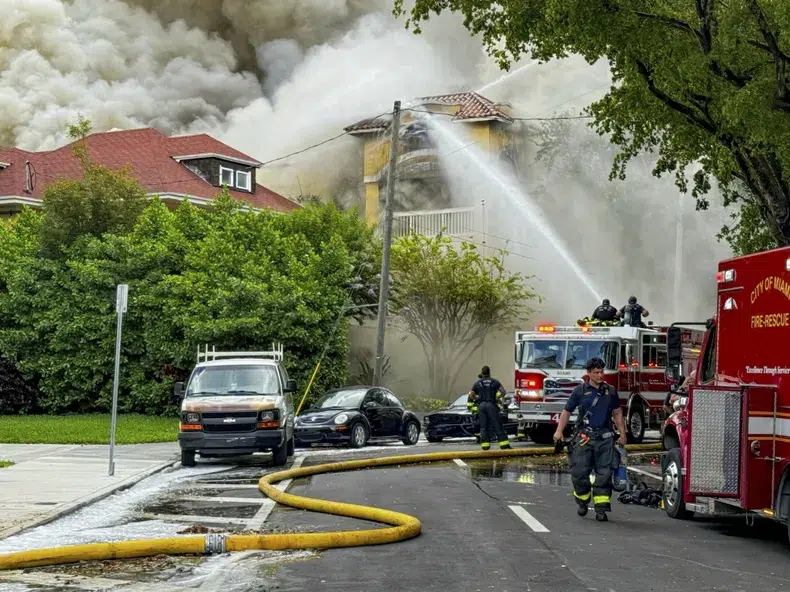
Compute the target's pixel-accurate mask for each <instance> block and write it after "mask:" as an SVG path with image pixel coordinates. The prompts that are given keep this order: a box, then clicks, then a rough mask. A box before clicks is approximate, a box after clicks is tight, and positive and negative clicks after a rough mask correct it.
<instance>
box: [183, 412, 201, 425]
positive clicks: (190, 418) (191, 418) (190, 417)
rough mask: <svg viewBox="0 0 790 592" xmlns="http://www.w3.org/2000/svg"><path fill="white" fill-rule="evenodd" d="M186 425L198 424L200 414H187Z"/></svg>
mask: <svg viewBox="0 0 790 592" xmlns="http://www.w3.org/2000/svg"><path fill="white" fill-rule="evenodd" d="M185 419H186V420H187V423H200V413H187V415H186V418H185Z"/></svg>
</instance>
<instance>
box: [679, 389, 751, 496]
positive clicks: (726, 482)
mask: <svg viewBox="0 0 790 592" xmlns="http://www.w3.org/2000/svg"><path fill="white" fill-rule="evenodd" d="M742 403H743V396H742V394H741V389H740V387H737V386H733V387H721V386H716V387H714V386H708V385H697V386H692V387H691V389H690V393H689V404H688V407H687V409H688V411H689V426H688V427H689V430H690V433H691V438H690V440H689V450H688V458H687V459H685V461H686V462H685V466H686V467H687V471H686V479H685V480H684V486H685V488H686V492H685V493H686V494H690V495H715V496H719V497H739V496H740V485H741V479H740V474H741V448H742V446H741V443H742V441H743V438H742V430H743V425H742V424H743V422H742V417H743V413H742V408H743V405H742Z"/></svg>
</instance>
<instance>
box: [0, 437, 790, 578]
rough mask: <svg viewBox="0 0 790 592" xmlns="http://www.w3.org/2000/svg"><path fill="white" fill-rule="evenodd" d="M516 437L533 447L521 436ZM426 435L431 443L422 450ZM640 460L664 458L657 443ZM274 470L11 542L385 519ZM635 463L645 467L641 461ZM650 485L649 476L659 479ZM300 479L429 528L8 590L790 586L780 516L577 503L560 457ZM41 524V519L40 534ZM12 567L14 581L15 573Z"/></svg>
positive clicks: (149, 492)
mask: <svg viewBox="0 0 790 592" xmlns="http://www.w3.org/2000/svg"><path fill="white" fill-rule="evenodd" d="M517 446H519V447H520V446H523V444H518V445H517ZM415 448H419V449H418V450H416V449H415ZM475 449H477V447H476V446H475V445H474V443H473V442H448V443H446V444H444V443H443V444H434V445H430V446H425V445H423V446H418V447H405V446H400V445H389V446H382V447H375V449H374V448H373V447H371V448H368V449H363V450H362V451H348V450H345V451H344V450H342V449H341V450H339V451H338V450H331V449H330V450H320V449H319V450H310V451H307V452H305V451H301V450H300V451H297V457H296V458H295V462H297V463H298V464H301V463H303V464H304V465H305V466H307V465H311V464H318V463H321V462H325V461H336V460H346V459H347V458H348V459H351V458H360V457H366V456H382V455H392V454H407V453H415V452H430V451H440V450H441V451H445V450H475ZM628 462H629V465H630V466H631V467H632V468H634V469H638V470H641V471H643V472H645V473H657V472H658V471H659V470H660V469H659V468H658V467H660V464H659V463H660V460H659V457H658V455H656V454H652V453H648V454H645V453H642V454H636V453H632V454H630V455H629V458H628ZM272 470H274V468H273V467H271V466H270V463H269V460H268V458H267V457H266V456H265V455H263V456H258V457H255V458H253V459H246V460H243V461H241V462H240V463H238V464H229V463H228V462H227V461H226V460H223V461H222V462H219V461H218V460H217V459H212V460H211V461H209V462H204V463H200V464H199V466H198V467H196V468H193V469H179V470H175V471H172V472H170V473H163V474H160V475H156V476H154V477H152V478H150V479H148V480H147V481H146V482H143V483H141V484H140V485H139V486H137V487H135V488H133V489H131V490H129V491H126V492H123V493H120V494H116V495H114V496H112V497H111V498H108V499H107V500H104V501H103V502H99V503H98V504H95V505H94V506H91V507H89V508H86V509H84V510H82V511H81V512H79V513H77V514H74V515H72V516H69V517H66V518H63V519H61V520H59V521H57V522H55V523H53V524H51V525H48V526H44V527H41V528H40V529H34V530H32V531H30V532H28V533H23V534H22V535H19V536H17V537H12V538H11V539H8V540H7V541H0V552H8V551H12V550H17V549H18V548H33V547H44V546H52V545H55V544H73V543H81V542H93V541H97V540H124V539H134V538H151V537H169V536H177V535H179V534H190V533H191V534H204V533H206V532H250V531H253V530H254V531H258V532H317V531H330V530H359V529H366V528H376V527H379V526H380V525H377V524H374V523H368V522H364V521H360V520H355V519H350V518H343V517H337V516H330V515H325V514H316V513H311V512H305V511H302V510H296V509H292V508H287V507H284V506H281V505H276V506H275V505H274V504H273V503H272V502H271V501H270V500H266V499H265V498H264V497H263V496H262V494H261V493H260V492H259V491H258V490H257V482H258V479H259V478H260V476H261V475H262V474H263V473H265V472H268V471H272ZM637 476H638V473H637ZM656 485H657V484H656V483H651V486H656ZM288 490H289V491H290V492H293V493H296V494H302V495H308V496H313V497H320V498H323V499H329V500H337V501H344V502H350V503H361V504H365V505H373V506H377V507H382V508H388V509H392V510H396V511H401V512H406V513H409V514H412V515H414V516H417V517H418V518H419V519H420V520H421V521H422V524H423V531H422V534H421V535H420V536H419V537H418V538H416V539H414V540H411V541H406V542H403V543H398V544H394V545H384V546H378V547H362V548H357V549H337V550H328V551H324V552H321V553H313V552H289V553H286V552H250V553H239V554H230V555H222V556H218V557H154V558H148V559H144V560H134V561H115V562H101V563H85V564H80V565H76V566H61V567H51V568H39V569H35V570H27V571H26V572H24V573H15V574H8V573H5V574H3V573H0V578H2V579H0V590H1V591H2V592H6V591H8V592H17V590H18V591H19V592H22V591H23V590H24V591H26V592H27V591H30V590H43V591H46V592H52V591H56V590H57V591H59V590H64V591H65V590H72V591H73V590H111V589H114V590H123V591H124V592H138V591H139V592H142V591H143V590H157V591H160V590H162V591H172V592H182V591H183V592H186V591H187V590H203V591H206V590H217V591H219V590H221V591H222V592H247V591H250V592H252V591H253V590H255V591H262V590H273V589H277V590H281V591H289V590H294V591H295V590H306V589H312V588H317V589H321V590H344V591H345V590H346V589H348V588H353V589H365V588H368V587H369V588H375V589H384V590H389V589H392V590H472V591H477V590H497V591H498V592H509V591H515V590H519V591H522V590H529V591H530V592H540V591H549V590H551V591H557V592H564V591H566V590H567V591H571V590H573V591H576V590H602V591H609V590H620V589H627V588H637V589H640V590H662V591H663V590H671V591H672V592H686V591H688V592H692V591H693V592H700V591H708V590H710V591H713V590H717V591H718V590H722V591H736V590H738V591H741V590H742V591H751V590H756V589H759V590H761V592H772V591H773V590H785V589H788V588H790V577H787V576H786V575H785V574H786V573H787V572H788V569H787V567H788V566H790V554H788V546H787V543H786V542H785V537H786V532H785V529H784V527H782V526H779V525H776V524H773V523H767V522H761V521H758V522H757V523H756V524H755V526H753V527H748V526H746V524H745V521H744V519H743V518H741V519H740V520H737V519H736V520H732V519H731V520H729V521H724V520H706V519H694V520H690V521H676V520H671V519H669V518H668V517H667V516H666V515H665V513H664V512H663V511H661V510H655V509H650V508H644V507H640V506H633V505H623V504H619V503H617V502H616V501H615V502H614V511H613V513H612V516H611V521H610V522H609V523H605V524H601V523H597V522H595V520H594V519H593V518H592V515H590V516H588V517H587V518H584V519H581V518H578V517H577V516H576V515H575V506H574V504H573V501H572V499H571V497H570V494H569V492H570V483H569V478H568V474H567V471H566V466H565V463H564V461H562V460H559V461H558V460H557V459H551V460H549V459H541V458H535V457H532V458H509V459H492V460H486V461H483V460H474V461H471V460H470V461H467V462H464V461H460V460H457V461H456V462H446V463H433V464H425V465H412V466H401V467H388V468H380V469H372V470H365V471H353V472H346V473H338V474H328V475H316V476H313V477H309V478H305V479H298V480H295V481H293V482H292V483H290V484H289V487H288ZM37 531H38V532H37ZM9 578H10V579H9Z"/></svg>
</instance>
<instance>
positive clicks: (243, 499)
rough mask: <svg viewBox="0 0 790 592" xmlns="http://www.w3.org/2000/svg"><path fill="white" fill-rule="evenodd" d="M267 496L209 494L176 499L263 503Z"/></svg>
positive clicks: (228, 502)
mask: <svg viewBox="0 0 790 592" xmlns="http://www.w3.org/2000/svg"><path fill="white" fill-rule="evenodd" d="M267 500H268V498H265V497H261V496H260V495H259V496H258V497H219V496H216V497H215V496H211V495H183V496H179V497H178V501H180V502H181V501H184V502H220V503H227V504H247V505H249V504H265V503H266V501H267Z"/></svg>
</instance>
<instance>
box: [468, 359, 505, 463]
mask: <svg viewBox="0 0 790 592" xmlns="http://www.w3.org/2000/svg"><path fill="white" fill-rule="evenodd" d="M478 378H479V379H480V380H478V381H477V382H476V383H475V384H474V386H473V387H472V390H471V391H469V399H468V401H467V407H468V406H469V403H473V404H474V405H476V406H477V412H478V416H479V418H480V448H482V449H483V450H488V449H490V448H491V432H492V431H493V432H494V433H495V434H496V437H497V438H498V441H499V447H500V448H501V449H502V450H507V449H508V448H510V440H509V439H508V437H507V432H506V431H505V426H503V425H502V418H501V417H500V416H499V400H500V399H501V398H502V397H504V396H505V394H506V391H505V387H503V386H502V383H501V382H499V381H498V380H497V379H496V378H491V369H490V368H489V367H488V366H483V369H482V370H481V372H480V374H479V375H478Z"/></svg>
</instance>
